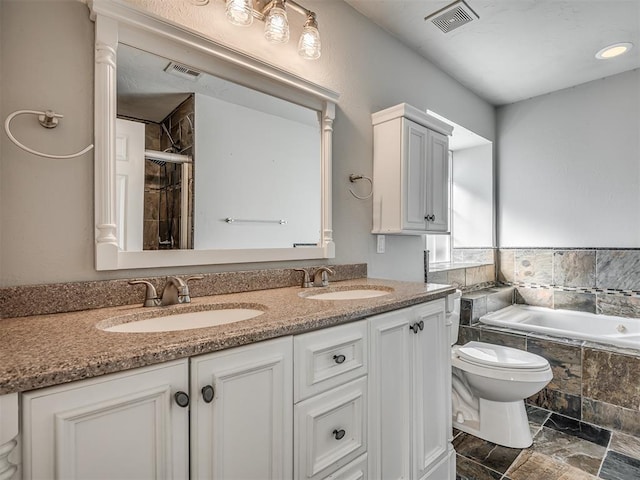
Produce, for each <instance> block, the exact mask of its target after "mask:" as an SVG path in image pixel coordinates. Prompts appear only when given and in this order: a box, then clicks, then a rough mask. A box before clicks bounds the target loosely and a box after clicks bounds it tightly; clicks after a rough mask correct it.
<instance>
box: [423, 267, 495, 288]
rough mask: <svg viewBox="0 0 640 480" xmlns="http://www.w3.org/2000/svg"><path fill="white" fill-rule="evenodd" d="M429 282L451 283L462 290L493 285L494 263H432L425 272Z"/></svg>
mask: <svg viewBox="0 0 640 480" xmlns="http://www.w3.org/2000/svg"><path fill="white" fill-rule="evenodd" d="M427 278H428V281H429V283H441V284H444V285H453V286H454V287H456V288H460V289H461V290H462V291H472V290H477V289H479V288H486V287H488V286H493V285H495V280H496V268H495V265H493V264H490V265H481V264H476V263H471V264H469V263H446V264H432V265H430V266H429V273H428V274H427Z"/></svg>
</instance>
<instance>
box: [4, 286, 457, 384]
mask: <svg viewBox="0 0 640 480" xmlns="http://www.w3.org/2000/svg"><path fill="white" fill-rule="evenodd" d="M356 285H357V286H364V285H366V286H368V287H369V288H373V287H375V286H378V287H387V288H391V289H393V291H392V292H391V293H390V294H389V295H384V296H380V297H374V298H367V299H361V300H312V299H305V298H303V297H301V296H300V295H299V294H301V293H302V294H303V295H305V294H308V293H321V292H323V291H332V290H340V289H349V288H352V287H353V286H356ZM453 292H454V288H453V287H451V286H449V285H438V284H427V285H425V284H423V283H414V282H397V281H389V280H376V279H367V278H361V279H356V280H348V281H343V282H334V283H332V284H331V285H330V286H329V287H320V288H316V287H314V288H313V289H303V288H300V287H289V288H277V289H269V290H259V291H252V292H243V293H233V294H225V295H213V296H208V297H198V298H193V299H192V301H191V303H190V304H187V305H173V306H168V307H149V308H143V307H142V306H141V304H140V305H127V306H120V307H110V308H100V309H95V310H84V311H80V312H70V313H58V314H51V315H37V316H31V317H19V318H7V319H2V320H0V394H7V393H13V392H22V391H27V390H33V389H36V388H42V387H47V386H51V385H57V384H61V383H66V382H72V381H75V380H80V379H84V378H90V377H96V376H99V375H104V374H107V373H113V372H119V371H122V370H127V369H130V368H136V367H142V366H146V365H152V364H156V363H161V362H165V361H169V360H174V359H178V358H184V357H190V356H193V355H199V354H203V353H208V352H214V351H217V350H223V349H226V348H231V347H236V346H240V345H245V344H249V343H253V342H257V341H260V340H266V339H269V338H275V337H280V336H284V335H292V334H298V333H303V332H307V331H310V330H315V329H318V328H324V327H330V326H333V325H338V324H341V323H346V322H350V321H354V320H359V319H362V318H365V317H368V316H370V315H375V314H378V313H382V312H386V311H390V310H395V309H398V308H402V307H407V306H410V305H415V304H417V303H422V302H425V301H430V300H435V299H438V298H443V297H445V296H446V295H448V294H450V293H453ZM141 300H142V299H141ZM211 304H225V305H227V306H240V307H243V308H258V309H261V310H264V311H265V313H263V314H262V315H259V316H258V317H255V318H252V319H249V320H243V321H240V322H235V323H231V324H226V325H220V326H215V327H207V328H198V329H192V330H182V331H175V332H160V333H116V332H106V331H103V330H100V329H98V328H96V325H97V324H100V325H109V324H112V323H113V320H111V319H113V317H119V318H120V317H123V316H124V317H125V319H129V318H130V319H132V320H134V319H139V318H140V317H141V316H142V317H147V316H149V315H153V313H152V312H154V311H157V312H161V313H162V314H164V315H166V314H171V313H186V312H189V311H199V310H207V309H208V308H210V307H209V306H210V305H211ZM119 321H122V319H120V320H119Z"/></svg>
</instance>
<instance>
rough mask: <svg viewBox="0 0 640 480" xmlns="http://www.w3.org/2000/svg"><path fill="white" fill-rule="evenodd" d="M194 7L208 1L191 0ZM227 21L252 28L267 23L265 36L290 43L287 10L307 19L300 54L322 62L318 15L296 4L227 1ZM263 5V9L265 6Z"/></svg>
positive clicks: (285, 0) (291, 1)
mask: <svg viewBox="0 0 640 480" xmlns="http://www.w3.org/2000/svg"><path fill="white" fill-rule="evenodd" d="M191 1H192V3H193V4H194V5H206V4H207V3H209V0H191ZM225 1H226V9H225V11H226V14H227V19H228V20H229V21H230V22H231V23H233V24H234V25H240V26H245V27H246V26H249V25H251V24H252V23H253V19H254V18H257V19H258V20H260V21H263V22H265V25H264V36H265V38H266V39H267V40H268V41H270V42H273V43H287V42H288V41H289V19H288V17H287V8H290V9H292V10H295V11H297V12H298V13H301V14H302V15H305V16H306V21H305V23H304V27H303V29H302V34H301V35H300V40H299V41H298V54H299V55H300V56H301V57H302V58H306V59H308V60H316V59H318V58H320V53H321V43H320V32H319V31H318V21H317V19H316V14H315V13H314V12H312V11H311V10H307V9H306V8H304V7H303V6H301V5H299V4H298V3H296V2H295V1H294V0H271V1H268V2H266V5H265V0H225ZM263 5H264V6H263Z"/></svg>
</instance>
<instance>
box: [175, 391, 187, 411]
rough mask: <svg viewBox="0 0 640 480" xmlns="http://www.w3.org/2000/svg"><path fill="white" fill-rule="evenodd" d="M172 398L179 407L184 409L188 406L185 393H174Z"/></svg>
mask: <svg viewBox="0 0 640 480" xmlns="http://www.w3.org/2000/svg"><path fill="white" fill-rule="evenodd" d="M173 398H175V399H176V403H177V404H178V406H179V407H182V408H186V407H188V406H189V395H187V394H186V393H185V392H182V391H180V392H176V393H175V395H174V396H173Z"/></svg>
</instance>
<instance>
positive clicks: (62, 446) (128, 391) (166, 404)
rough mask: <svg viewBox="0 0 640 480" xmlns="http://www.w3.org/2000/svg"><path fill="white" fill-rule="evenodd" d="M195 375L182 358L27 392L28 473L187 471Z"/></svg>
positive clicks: (124, 475)
mask: <svg viewBox="0 0 640 480" xmlns="http://www.w3.org/2000/svg"><path fill="white" fill-rule="evenodd" d="M188 379H189V375H188V362H187V360H178V361H174V362H169V363H165V364H162V365H158V366H152V367H145V368H141V369H136V370H131V371H127V372H123V373H117V374H113V375H107V376H105V377H97V378H94V379H91V380H83V381H79V382H74V383H70V384H66V385H60V386H56V387H50V388H44V389H41V390H36V391H32V392H27V393H25V394H23V395H22V409H23V416H22V419H23V429H22V431H23V443H22V448H23V478H24V479H25V480H27V479H90V478H104V479H107V478H108V479H110V480H116V479H121V480H125V479H126V480H130V479H138V478H140V479H142V478H144V479H158V480H162V479H186V478H188V474H189V473H188V472H189V466H188V459H189V454H188V448H189V441H188V438H189V437H188V435H189V432H188V427H189V421H188V418H189V413H188V408H183V407H180V406H179V405H177V403H176V400H175V396H176V393H177V392H180V391H182V392H188Z"/></svg>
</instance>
